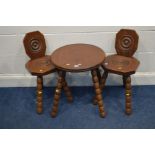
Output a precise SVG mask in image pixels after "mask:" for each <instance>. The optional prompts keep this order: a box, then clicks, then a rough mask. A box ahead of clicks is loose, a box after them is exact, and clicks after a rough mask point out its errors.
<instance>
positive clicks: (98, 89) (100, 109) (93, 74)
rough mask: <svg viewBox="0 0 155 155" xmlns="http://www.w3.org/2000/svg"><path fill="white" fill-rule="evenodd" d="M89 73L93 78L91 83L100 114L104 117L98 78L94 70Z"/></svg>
mask: <svg viewBox="0 0 155 155" xmlns="http://www.w3.org/2000/svg"><path fill="white" fill-rule="evenodd" d="M91 74H92V79H93V83H94V88H95V93H96V99H97V104H98V108H99V112H100V116H101V117H105V111H104V106H103V99H102V94H101V89H100V85H99V80H98V76H97V72H96V70H92V71H91Z"/></svg>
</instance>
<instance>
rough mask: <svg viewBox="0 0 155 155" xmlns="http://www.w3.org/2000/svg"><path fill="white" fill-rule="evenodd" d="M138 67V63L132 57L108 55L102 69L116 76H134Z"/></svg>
mask: <svg viewBox="0 0 155 155" xmlns="http://www.w3.org/2000/svg"><path fill="white" fill-rule="evenodd" d="M138 65H139V61H138V60H137V59H136V58H133V57H125V56H120V55H110V56H108V57H106V59H105V61H104V63H103V65H102V67H103V68H104V69H105V70H108V71H109V72H112V73H116V74H120V75H122V74H134V73H135V72H136V70H137V67H138Z"/></svg>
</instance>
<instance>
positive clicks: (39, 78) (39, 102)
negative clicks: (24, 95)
mask: <svg viewBox="0 0 155 155" xmlns="http://www.w3.org/2000/svg"><path fill="white" fill-rule="evenodd" d="M42 112H43V77H42V76H37V113H38V114H41V113H42Z"/></svg>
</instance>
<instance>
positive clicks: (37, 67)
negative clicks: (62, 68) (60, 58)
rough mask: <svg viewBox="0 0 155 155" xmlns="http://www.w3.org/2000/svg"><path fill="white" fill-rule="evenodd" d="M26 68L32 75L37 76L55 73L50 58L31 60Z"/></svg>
mask: <svg viewBox="0 0 155 155" xmlns="http://www.w3.org/2000/svg"><path fill="white" fill-rule="evenodd" d="M26 68H27V70H28V71H29V72H30V73H31V74H32V75H36V76H39V75H47V74H49V73H52V72H54V71H55V66H54V65H53V64H52V62H51V57H50V56H44V57H41V58H38V59H34V60H30V61H28V62H27V63H26Z"/></svg>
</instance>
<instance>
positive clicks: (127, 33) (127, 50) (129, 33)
mask: <svg viewBox="0 0 155 155" xmlns="http://www.w3.org/2000/svg"><path fill="white" fill-rule="evenodd" d="M138 40H139V36H138V34H137V33H136V31H135V30H130V29H121V30H120V31H119V32H118V33H117V34H116V42H115V49H116V51H117V54H118V55H122V56H126V57H132V56H133V55H134V53H135V52H136V50H137V47H138Z"/></svg>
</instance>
